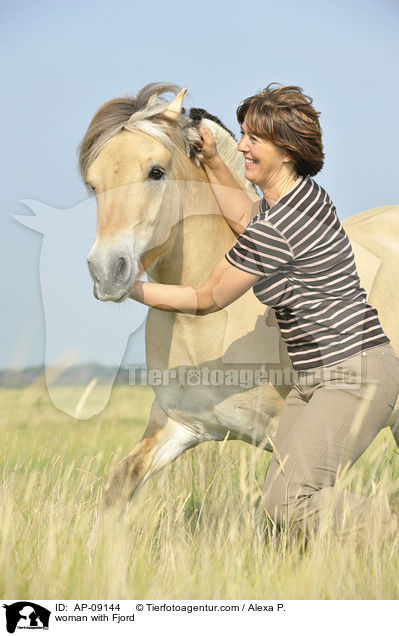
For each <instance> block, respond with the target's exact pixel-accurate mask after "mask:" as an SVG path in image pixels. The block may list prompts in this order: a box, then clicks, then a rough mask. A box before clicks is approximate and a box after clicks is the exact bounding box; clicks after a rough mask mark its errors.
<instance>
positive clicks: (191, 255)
mask: <svg viewBox="0 0 399 636" xmlns="http://www.w3.org/2000/svg"><path fill="white" fill-rule="evenodd" d="M189 164H190V165H188V166H187V167H186V170H185V174H184V178H180V179H179V180H178V187H179V191H180V204H181V216H180V220H179V222H178V224H177V228H176V230H177V231H176V232H175V240H174V242H173V244H172V246H171V249H169V250H168V253H167V254H166V255H165V256H164V257H163V258H162V259H161V260H160V261H159V263H158V264H157V265H156V267H155V268H154V269H153V270H152V272H151V273H150V275H151V277H152V278H154V279H155V280H158V281H159V282H162V283H170V284H180V285H199V284H201V283H202V282H203V281H204V279H205V278H206V277H207V276H208V275H209V273H210V271H211V270H212V268H213V267H214V265H215V264H216V263H217V262H218V261H219V260H220V259H221V258H223V255H224V253H225V252H226V251H227V250H228V249H229V248H230V247H231V245H232V244H233V243H234V233H233V231H232V230H231V228H230V226H229V225H228V224H227V222H226V221H225V219H224V217H223V215H222V213H221V211H220V208H219V206H218V204H217V201H216V199H215V197H214V195H213V192H212V188H211V186H210V183H209V181H208V179H207V177H206V173H205V170H204V169H203V168H199V167H197V166H195V164H194V162H191V161H189Z"/></svg>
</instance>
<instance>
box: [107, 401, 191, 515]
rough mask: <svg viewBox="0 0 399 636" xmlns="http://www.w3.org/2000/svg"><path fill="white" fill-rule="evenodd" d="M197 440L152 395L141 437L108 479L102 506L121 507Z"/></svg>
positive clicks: (108, 508)
mask: <svg viewBox="0 0 399 636" xmlns="http://www.w3.org/2000/svg"><path fill="white" fill-rule="evenodd" d="M200 442H201V439H200V438H199V436H198V435H196V434H195V433H194V432H192V431H190V430H188V429H186V428H184V427H183V426H182V425H181V424H179V423H177V422H175V421H174V420H172V419H171V418H170V417H168V415H166V413H165V412H164V411H162V409H161V408H160V406H159V404H158V401H157V400H156V399H155V400H154V402H153V405H152V408H151V413H150V420H149V422H148V426H147V428H146V430H145V432H144V434H143V437H142V438H141V440H140V442H139V443H138V444H137V446H136V447H135V448H134V449H133V450H132V451H131V452H130V453H129V455H127V456H126V457H125V458H124V459H122V461H120V462H119V464H118V465H117V466H116V468H115V469H114V471H113V473H112V474H111V476H110V478H109V479H108V482H107V484H106V486H105V490H104V497H103V509H104V510H109V511H110V510H111V509H114V510H115V509H118V510H123V509H124V508H125V507H126V506H127V504H128V503H129V502H130V501H131V500H132V499H133V497H134V495H136V494H137V492H138V490H139V489H140V487H141V486H142V485H143V484H144V483H145V482H146V481H147V479H148V478H149V477H150V476H151V475H153V474H154V473H156V472H158V471H159V470H161V469H162V468H164V467H165V466H167V465H168V464H171V463H172V462H173V461H174V460H175V459H177V457H179V456H180V455H181V454H182V453H184V451H186V450H187V449H188V448H192V447H193V446H196V445H197V444H199V443H200Z"/></svg>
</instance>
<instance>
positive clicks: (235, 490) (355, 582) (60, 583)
mask: <svg viewBox="0 0 399 636" xmlns="http://www.w3.org/2000/svg"><path fill="white" fill-rule="evenodd" d="M66 390H67V389H60V391H66ZM0 400H1V414H2V416H1V422H0V431H1V434H2V439H3V444H2V450H1V456H0V515H1V526H0V594H1V597H2V598H18V599H24V598H30V599H68V598H76V599H79V598H82V599H131V598H139V599H145V598H151V599H153V598H156V599H185V598H190V599H249V598H250V599H371V598H378V599H395V598H398V592H399V582H398V576H397V573H398V571H399V550H398V540H397V539H396V538H393V539H392V540H389V541H385V542H384V543H383V542H382V541H381V540H380V539H379V538H378V536H376V535H374V534H370V535H369V536H368V537H365V538H363V539H362V540H361V541H355V539H354V538H351V537H346V538H345V539H339V538H337V537H334V536H333V535H332V534H331V533H330V532H329V531H328V530H327V531H325V532H323V533H321V535H320V536H318V537H317V538H315V539H314V541H312V542H311V543H310V544H308V545H307V546H306V548H305V547H304V545H303V543H302V542H301V540H296V541H294V540H292V541H284V540H282V541H277V540H275V538H273V537H270V536H269V534H268V532H267V529H266V521H265V515H264V512H263V509H262V506H261V505H260V489H259V485H261V484H262V482H263V477H264V474H265V470H266V467H267V463H268V461H269V457H270V456H269V455H268V454H267V453H264V452H262V451H259V450H257V449H255V448H251V447H250V446H247V445H245V444H242V443H239V442H229V443H227V444H225V445H224V446H223V447H222V446H221V445H220V444H216V443H215V444H209V443H208V444H204V445H203V446H202V447H199V448H197V449H193V450H192V451H188V452H187V453H186V454H185V455H184V456H183V457H182V458H180V459H179V460H177V461H176V462H175V463H174V464H173V465H172V466H171V467H170V468H168V469H166V470H165V471H164V472H163V473H161V474H160V475H159V476H157V477H154V478H153V479H152V480H150V481H149V483H148V484H147V485H146V486H145V487H144V488H143V490H142V492H141V494H140V495H139V497H138V498H137V501H136V505H135V506H134V507H133V508H132V509H131V511H130V512H129V513H128V514H127V515H126V516H125V518H124V519H123V521H119V522H116V521H114V522H113V523H112V524H108V525H106V526H100V527H99V528H98V530H97V534H96V539H95V541H94V542H93V534H92V530H93V527H94V526H95V521H96V519H97V516H98V511H99V501H100V496H101V488H102V482H103V476H104V474H108V473H109V471H110V470H111V467H112V465H114V464H115V463H116V461H118V459H119V458H120V457H122V456H123V455H125V454H126V453H127V452H128V451H129V450H130V449H131V448H132V447H133V446H134V444H135V443H136V442H137V441H138V439H139V437H140V436H141V433H142V432H143V430H144V426H145V422H146V419H147V416H148V412H149V408H150V404H151V401H152V392H151V390H150V389H149V388H148V387H118V388H116V389H115V390H114V391H113V394H112V399H111V401H110V403H109V405H108V406H107V408H106V409H105V410H104V411H103V413H102V414H101V415H99V416H97V417H95V418H93V419H91V420H87V421H76V420H72V419H71V418H69V417H68V416H66V415H64V414H62V413H60V412H59V411H57V410H56V409H55V408H54V407H53V406H52V404H51V403H50V402H49V399H48V396H47V394H46V392H45V391H44V390H43V389H41V388H40V387H36V388H35V387H31V388H29V389H27V390H24V391H13V390H7V391H6V390H3V391H2V392H1V394H0ZM398 478H399V462H398V455H397V454H396V452H395V446H394V442H393V440H392V437H391V434H390V432H389V431H384V432H383V433H382V434H380V436H379V437H378V438H377V440H376V441H375V442H374V444H373V445H372V447H370V449H369V450H368V451H367V453H366V454H365V455H364V456H363V458H362V459H361V461H360V462H359V463H358V464H357V466H356V467H355V469H354V470H353V469H352V470H351V471H350V472H349V474H348V475H346V476H345V478H344V482H347V481H349V482H350V484H349V486H350V487H351V489H354V490H357V491H358V492H363V493H365V494H371V493H373V494H385V495H391V494H392V493H393V492H394V491H395V489H396V488H397V484H398ZM393 504H394V505H395V501H393ZM90 537H91V540H92V543H91V544H90V545H92V546H94V549H89V548H88V541H89V539H90Z"/></svg>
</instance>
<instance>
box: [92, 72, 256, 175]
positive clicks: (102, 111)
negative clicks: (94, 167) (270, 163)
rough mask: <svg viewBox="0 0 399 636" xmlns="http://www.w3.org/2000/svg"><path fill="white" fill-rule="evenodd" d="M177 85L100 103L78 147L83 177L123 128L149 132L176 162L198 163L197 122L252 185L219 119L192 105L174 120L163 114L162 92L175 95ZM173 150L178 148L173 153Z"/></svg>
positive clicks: (149, 88)
mask: <svg viewBox="0 0 399 636" xmlns="http://www.w3.org/2000/svg"><path fill="white" fill-rule="evenodd" d="M179 91H180V87H179V86H177V85H176V84H168V83H164V82H159V83H151V84H147V85H146V86H144V88H142V89H141V91H139V93H138V94H137V95H136V97H128V96H127V97H117V98H115V99H111V100H110V101H108V102H106V103H105V104H103V106H101V107H100V108H99V109H98V111H97V112H96V113H95V115H94V117H93V119H92V121H91V123H90V125H89V128H88V130H87V132H86V135H85V136H84V138H83V140H82V142H81V144H80V147H79V168H80V173H81V176H82V178H83V181H84V182H86V174H87V171H88V169H89V167H90V165H91V164H92V163H93V161H94V160H95V159H96V158H97V156H98V155H99V153H100V152H101V150H102V148H103V147H104V145H105V144H106V143H107V142H108V141H109V140H110V139H112V138H113V137H114V136H115V135H117V134H118V133H120V132H121V131H122V130H124V129H126V130H130V131H135V130H140V131H142V132H144V133H147V134H148V135H151V136H152V137H154V138H155V139H157V140H158V141H160V142H161V143H162V144H164V145H165V146H166V147H167V148H168V149H169V150H170V151H171V152H172V156H173V158H174V160H175V162H179V160H180V161H181V159H182V156H188V157H191V158H192V159H194V160H195V161H196V162H197V163H199V161H200V159H201V153H200V151H199V150H198V142H199V139H200V138H199V134H198V126H199V125H201V126H206V127H208V128H210V129H211V131H212V133H213V135H214V137H215V140H216V144H217V147H218V151H219V154H220V156H221V157H222V159H223V161H224V162H225V163H226V165H227V166H228V167H229V168H230V170H231V171H232V172H233V173H234V174H235V175H236V176H237V177H238V178H239V179H240V180H241V181H242V182H243V184H244V185H246V186H247V187H251V186H250V184H249V182H248V181H246V180H245V178H244V171H245V166H244V161H243V159H242V156H241V154H240V153H238V152H237V142H236V140H235V137H234V135H233V133H232V132H231V131H229V130H228V129H227V128H226V127H225V126H224V125H223V124H222V122H221V121H220V120H219V119H218V118H217V117H215V116H214V115H210V114H209V113H208V112H207V111H205V110H204V109H200V108H192V109H191V110H190V112H189V114H188V115H187V114H186V111H185V110H184V109H183V111H182V113H181V114H180V116H179V117H178V119H177V120H176V121H173V122H172V121H171V120H170V119H168V118H167V117H165V116H163V114H162V113H163V111H164V109H165V105H166V104H167V103H168V102H167V100H166V99H165V97H164V95H165V94H166V93H172V94H174V95H177V94H178V93H179ZM176 150H179V151H180V152H177V153H176Z"/></svg>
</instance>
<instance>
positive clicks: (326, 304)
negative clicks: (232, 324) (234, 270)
mask: <svg viewBox="0 0 399 636" xmlns="http://www.w3.org/2000/svg"><path fill="white" fill-rule="evenodd" d="M226 259H227V260H228V261H229V262H230V263H231V264H232V265H235V266H236V267H238V268H240V269H242V270H244V271H246V272H250V273H251V274H258V275H259V276H260V278H259V279H258V280H257V282H256V283H255V285H254V287H253V290H254V293H255V295H256V296H257V298H258V299H259V300H260V301H261V302H262V303H264V304H265V305H269V306H271V307H273V309H274V310H275V313H276V318H277V321H278V325H279V327H280V330H281V334H282V337H283V339H284V340H285V342H286V344H287V349H288V354H289V356H290V359H291V361H292V364H293V367H294V369H296V370H306V369H314V368H317V367H320V366H327V365H329V364H336V363H338V362H341V361H343V360H345V359H346V358H349V357H351V356H353V355H356V354H357V353H359V352H360V351H362V350H365V349H369V348H371V347H376V346H378V345H381V344H384V343H387V342H389V339H388V338H387V336H386V335H385V334H384V332H383V330H382V328H381V325H380V322H379V319H378V314H377V310H376V309H375V308H374V307H372V306H371V305H369V304H368V302H367V300H366V292H365V290H364V289H363V288H362V287H361V286H360V280H359V276H358V274H357V271H356V266H355V261H354V257H353V252H352V248H351V244H350V242H349V239H348V236H347V235H346V233H345V230H344V228H343V227H342V225H341V223H340V221H339V219H338V217H337V214H336V210H335V207H334V205H333V204H332V202H331V200H330V198H329V196H328V194H327V193H326V192H325V191H324V190H323V188H321V187H320V186H319V185H318V184H317V183H316V182H315V181H314V180H313V179H311V178H309V177H307V178H303V177H300V178H298V179H297V183H296V184H295V186H294V187H293V188H292V190H290V191H289V192H288V193H287V194H285V195H284V196H282V197H281V198H280V199H279V200H278V201H277V203H276V204H275V205H274V206H273V207H272V208H270V207H269V206H268V204H267V202H266V200H265V199H262V200H261V201H260V204H259V213H258V214H257V215H256V216H255V217H254V218H253V219H252V221H251V222H250V223H249V225H248V226H247V228H246V229H245V231H244V232H243V233H242V234H240V235H239V237H238V240H237V242H236V244H235V245H234V246H233V247H232V248H231V249H230V250H229V251H228V252H227V253H226Z"/></svg>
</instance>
